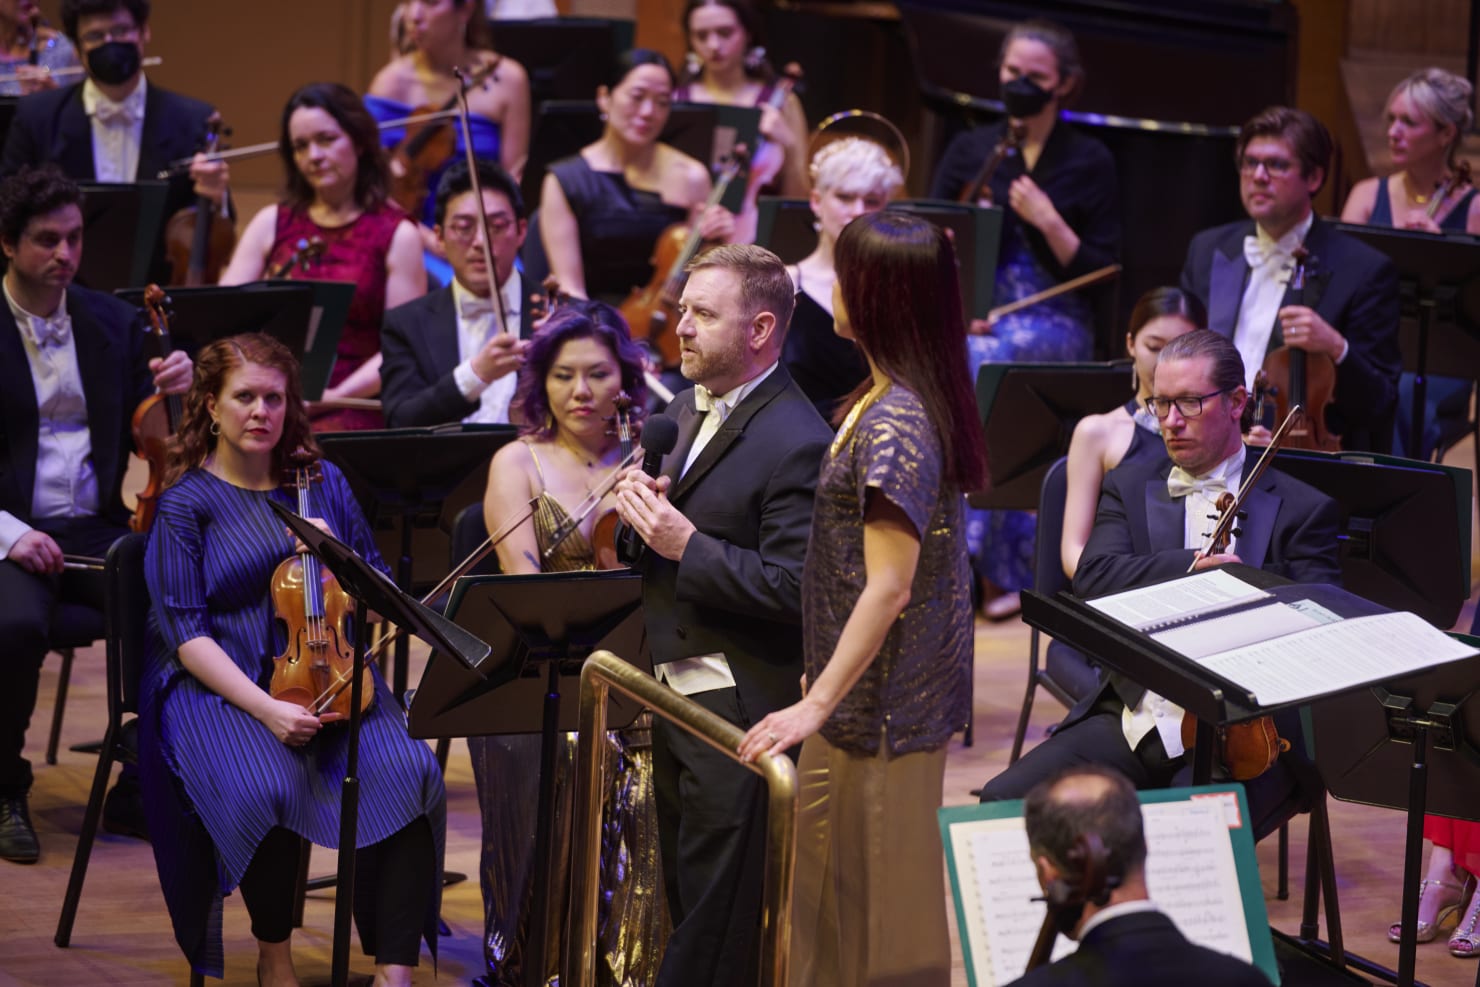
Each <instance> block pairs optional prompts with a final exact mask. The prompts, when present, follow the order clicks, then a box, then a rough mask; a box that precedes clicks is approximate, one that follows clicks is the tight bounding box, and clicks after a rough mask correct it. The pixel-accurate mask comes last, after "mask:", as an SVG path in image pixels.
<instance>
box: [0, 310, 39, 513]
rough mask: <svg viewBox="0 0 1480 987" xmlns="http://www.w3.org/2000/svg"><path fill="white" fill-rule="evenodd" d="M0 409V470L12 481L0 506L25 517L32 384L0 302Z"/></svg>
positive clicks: (32, 483) (30, 487) (16, 331)
mask: <svg viewBox="0 0 1480 987" xmlns="http://www.w3.org/2000/svg"><path fill="white" fill-rule="evenodd" d="M0 409H3V410H4V413H5V420H4V422H3V423H0V435H3V436H4V442H3V444H0V453H3V455H4V457H5V458H4V461H0V472H3V473H4V474H6V475H7V477H8V479H9V480H10V482H11V484H12V486H11V490H10V491H4V490H0V498H3V500H0V509H3V508H5V505H6V504H9V505H10V508H13V513H18V514H20V516H22V517H25V518H29V517H30V516H31V498H32V495H33V493H34V491H35V489H36V423H37V417H38V415H37V410H36V384H35V382H34V381H33V380H32V379H31V362H30V361H29V360H28V359H26V347H25V344H24V343H23V342H21V330H20V327H19V326H17V325H16V324H15V316H14V315H12V314H11V312H10V306H9V305H0Z"/></svg>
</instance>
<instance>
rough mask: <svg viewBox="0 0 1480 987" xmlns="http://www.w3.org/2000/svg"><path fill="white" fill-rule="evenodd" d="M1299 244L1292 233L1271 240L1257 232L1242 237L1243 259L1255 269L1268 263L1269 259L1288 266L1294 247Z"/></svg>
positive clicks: (1293, 253)
mask: <svg viewBox="0 0 1480 987" xmlns="http://www.w3.org/2000/svg"><path fill="white" fill-rule="evenodd" d="M1299 245H1300V241H1299V240H1296V239H1295V237H1294V236H1293V235H1286V236H1284V237H1281V238H1280V239H1278V240H1271V239H1269V238H1267V237H1261V236H1259V235H1257V234H1250V235H1249V236H1246V237H1244V261H1245V262H1246V263H1248V265H1249V266H1250V267H1251V268H1254V269H1255V270H1257V269H1259V268H1261V267H1263V266H1264V265H1265V264H1268V263H1269V262H1270V261H1275V260H1277V261H1279V262H1280V263H1281V265H1282V266H1288V265H1289V263H1290V261H1291V260H1292V259H1293V258H1294V256H1295V248H1296V247H1298V246H1299Z"/></svg>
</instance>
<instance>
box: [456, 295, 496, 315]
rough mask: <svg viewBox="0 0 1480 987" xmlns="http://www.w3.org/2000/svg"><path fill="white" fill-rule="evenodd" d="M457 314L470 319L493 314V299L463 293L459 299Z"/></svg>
mask: <svg viewBox="0 0 1480 987" xmlns="http://www.w3.org/2000/svg"><path fill="white" fill-rule="evenodd" d="M457 314H458V315H460V316H462V317H463V318H464V319H467V320H468V321H472V320H473V319H479V318H482V317H483V316H485V315H492V314H493V299H492V298H479V297H478V296H477V295H461V296H459V297H458V300H457Z"/></svg>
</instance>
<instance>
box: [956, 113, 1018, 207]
mask: <svg viewBox="0 0 1480 987" xmlns="http://www.w3.org/2000/svg"><path fill="white" fill-rule="evenodd" d="M1026 136H1028V125H1027V124H1025V123H1020V122H1010V123H1008V125H1007V132H1006V133H1004V134H1003V135H1002V139H1001V140H1000V141H998V142H997V146H996V147H994V148H992V153H991V154H989V155H987V160H986V161H984V162H982V167H981V171H978V172H977V173H976V177H975V178H973V179H972V180H971V181H969V182H967V183H966V185H965V186H963V187H962V189H961V194H960V195H958V196H956V201H957V202H963V203H965V204H967V205H969V206H974V205H976V204H977V203H979V202H986V203H987V204H989V205H990V204H991V202H992V178H993V176H995V175H996V174H997V169H998V168H1000V167H1002V162H1004V161H1006V160H1007V159H1008V158H1010V157H1012V156H1013V155H1014V154H1017V153H1018V150H1019V149H1020V148H1021V147H1022V146H1023V138H1024V137H1026Z"/></svg>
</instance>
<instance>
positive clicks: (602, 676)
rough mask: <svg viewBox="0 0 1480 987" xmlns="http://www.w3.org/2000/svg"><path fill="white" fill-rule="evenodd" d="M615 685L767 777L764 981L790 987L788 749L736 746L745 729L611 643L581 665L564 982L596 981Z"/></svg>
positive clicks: (791, 798)
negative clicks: (753, 755)
mask: <svg viewBox="0 0 1480 987" xmlns="http://www.w3.org/2000/svg"><path fill="white" fill-rule="evenodd" d="M612 689H615V690H617V692H619V693H621V694H623V695H625V696H630V697H631V698H633V699H635V700H637V701H638V702H640V703H643V704H644V705H646V706H647V707H648V708H649V709H651V710H652V711H653V713H654V715H656V716H661V717H663V718H664V719H665V720H668V721H669V722H671V723H673V724H674V725H676V726H678V727H679V728H680V729H682V730H687V731H688V732H689V733H691V734H693V735H694V736H696V737H698V738H699V739H700V740H703V741H704V742H706V743H708V744H709V745H710V746H711V747H713V748H715V749H716V750H718V751H722V752H723V753H725V754H728V755H729V756H730V757H731V758H733V759H734V760H735V763H736V764H740V765H743V766H744V767H746V768H749V769H750V770H752V771H754V772H755V773H756V774H758V775H760V776H761V777H762V778H764V779H765V782H766V790H767V793H768V803H767V808H768V811H767V815H766V879H765V880H766V884H765V898H764V904H763V906H762V910H761V967H760V977H761V979H760V985H761V987H786V985H787V979H788V966H787V964H788V960H789V957H788V953H787V947H788V943H789V941H790V939H791V891H792V887H791V884H792V874H793V871H794V870H795V866H796V817H797V802H798V795H797V772H796V766H795V765H793V764H792V763H791V759H790V758H788V757H785V756H784V755H770V754H766V755H762V756H761V757H759V758H757V759H756V760H755V761H753V762H746V761H741V760H740V758H739V756H738V755H737V754H736V753H735V752H736V750H737V749H738V748H739V747H740V741H741V740H742V739H743V738H744V736H745V732H744V731H743V730H741V729H740V728H739V727H737V726H735V724H733V723H731V722H729V721H728V720H726V719H724V718H722V717H719V716H716V715H715V714H714V713H711V712H710V711H709V710H707V709H705V708H704V707H702V706H700V705H699V704H698V703H696V702H693V701H692V700H690V699H688V698H687V697H685V696H682V695H679V694H678V693H677V692H674V691H673V690H672V689H670V688H668V687H667V686H666V685H663V684H662V683H660V682H658V680H657V679H655V678H653V677H652V676H651V675H648V674H646V673H645V672H643V671H641V670H639V669H638V668H637V667H635V666H634V665H631V664H629V663H627V662H625V661H623V660H622V659H621V658H618V657H617V656H616V655H614V654H612V653H611V652H610V651H597V652H594V653H593V654H592V655H591V657H590V658H588V659H586V663H585V664H584V665H583V666H582V667H581V698H580V734H579V737H578V740H577V744H576V805H575V825H574V827H573V838H574V840H575V846H574V847H573V853H572V857H573V859H572V862H571V863H572V867H571V879H572V881H573V888H572V894H571V908H572V913H573V914H572V918H571V922H570V929H569V936H568V938H567V941H566V947H565V962H564V964H563V965H564V967H565V971H564V972H565V976H564V977H563V978H562V983H567V984H571V985H573V987H592V985H594V984H595V976H596V962H595V961H596V905H597V901H596V899H597V894H598V887H597V881H598V871H599V869H600V839H601V809H602V803H603V802H604V801H605V792H603V791H602V790H601V785H600V780H601V778H602V776H603V760H604V758H605V756H606V743H605V739H606V701H607V696H608V694H609V693H610V691H611V690H612Z"/></svg>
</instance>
